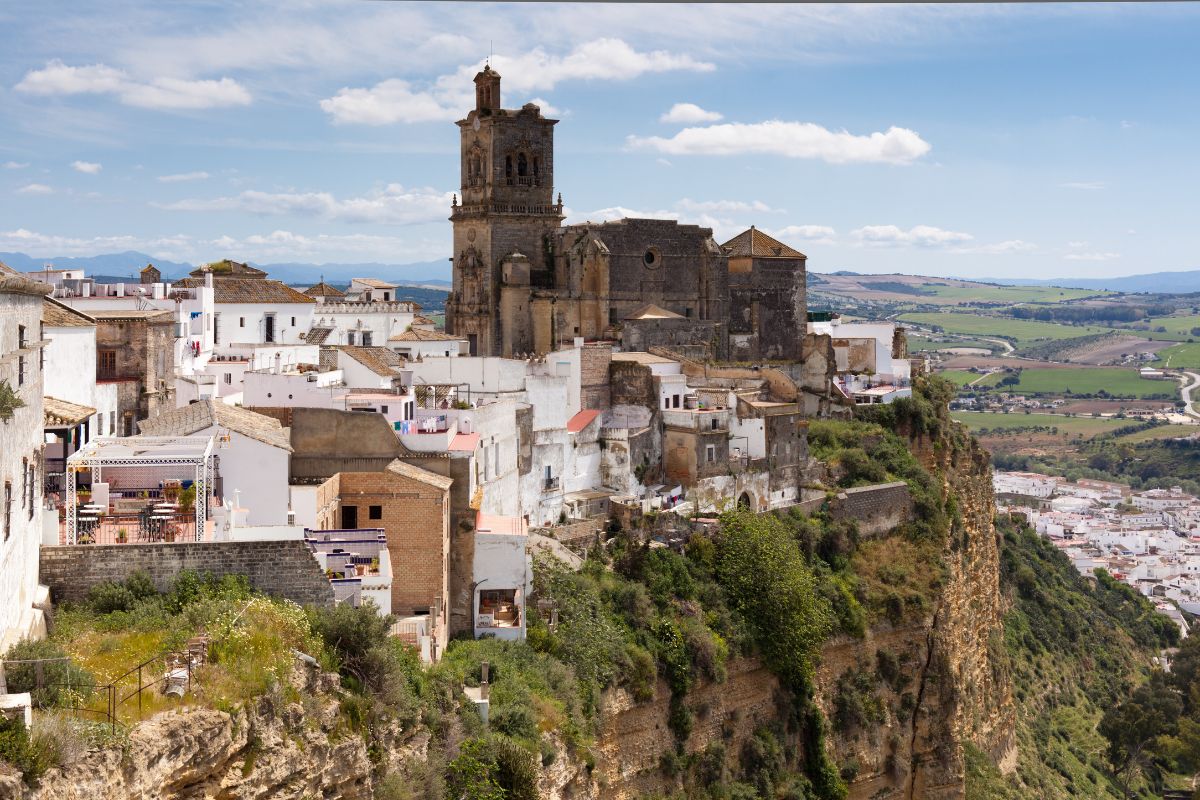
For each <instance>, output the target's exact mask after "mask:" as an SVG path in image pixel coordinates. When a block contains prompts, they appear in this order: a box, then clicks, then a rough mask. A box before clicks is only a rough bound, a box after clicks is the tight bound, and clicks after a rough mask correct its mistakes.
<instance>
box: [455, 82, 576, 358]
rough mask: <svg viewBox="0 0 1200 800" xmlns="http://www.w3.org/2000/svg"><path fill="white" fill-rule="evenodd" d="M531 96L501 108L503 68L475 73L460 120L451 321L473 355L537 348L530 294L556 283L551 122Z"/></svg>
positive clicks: (557, 218)
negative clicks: (471, 101)
mask: <svg viewBox="0 0 1200 800" xmlns="http://www.w3.org/2000/svg"><path fill="white" fill-rule="evenodd" d="M557 122H558V120H554V119H547V118H545V117H543V116H542V111H541V109H540V108H538V107H537V106H536V105H534V104H533V103H527V104H525V105H524V106H522V107H521V108H520V109H516V110H508V109H504V108H503V107H502V106H501V103H500V73H498V72H496V71H495V70H493V69H492V68H491V66H485V67H484V68H483V70H482V71H481V72H479V73H478V74H477V75H476V76H475V108H474V109H472V110H471V111H470V112H469V113H468V114H467V116H466V118H465V119H461V120H459V121H458V122H457V123H456V124H457V125H458V128H459V136H460V141H461V172H462V185H461V195H460V196H461V200H458V199H456V201H455V203H454V205H453V207H452V208H451V210H450V221H451V223H452V224H453V227H454V257H453V259H452V260H453V262H454V287H453V290H452V291H451V293H450V297H449V298H448V299H447V301H446V330H447V331H448V332H450V333H452V334H455V335H456V336H464V337H466V338H467V340H468V341H469V342H470V343H471V355H494V356H500V355H502V356H513V355H517V354H520V353H526V352H531V351H532V350H533V320H532V318H531V316H530V297H531V294H532V292H533V290H534V289H535V288H537V287H540V286H546V287H549V286H552V284H553V278H552V276H553V269H554V265H553V264H552V263H551V258H550V248H549V239H550V234H551V232H552V231H554V230H555V229H556V228H558V227H559V225H560V224H561V223H562V219H563V216H562V202H561V198H559V201H558V202H555V199H554V126H555V124H557Z"/></svg>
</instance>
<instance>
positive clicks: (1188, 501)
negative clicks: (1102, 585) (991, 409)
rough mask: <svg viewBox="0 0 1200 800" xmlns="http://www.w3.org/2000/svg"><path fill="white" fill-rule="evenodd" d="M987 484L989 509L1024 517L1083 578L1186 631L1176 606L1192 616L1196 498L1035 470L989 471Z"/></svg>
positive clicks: (1199, 564) (1197, 547)
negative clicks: (1122, 588) (1107, 583)
mask: <svg viewBox="0 0 1200 800" xmlns="http://www.w3.org/2000/svg"><path fill="white" fill-rule="evenodd" d="M994 485H995V490H996V506H997V511H999V512H1000V513H1010V514H1019V515H1021V516H1024V517H1025V519H1026V520H1028V522H1029V524H1030V525H1031V526H1033V528H1034V529H1035V530H1036V531H1037V532H1038V533H1040V534H1041V535H1043V536H1045V537H1047V538H1048V539H1049V540H1050V541H1052V542H1053V543H1054V544H1055V545H1056V546H1057V547H1058V548H1059V549H1060V550H1062V552H1063V553H1065V554H1066V556H1067V557H1068V558H1069V559H1071V563H1072V564H1074V565H1075V568H1076V569H1078V570H1079V572H1080V573H1082V574H1083V575H1086V576H1089V577H1090V576H1091V575H1093V574H1094V572H1095V570H1097V569H1104V570H1106V571H1108V572H1109V574H1111V575H1112V576H1113V577H1114V578H1116V579H1117V580H1120V581H1124V582H1125V583H1127V584H1129V585H1130V586H1132V587H1133V588H1134V589H1136V590H1137V591H1138V592H1140V593H1141V594H1142V595H1144V596H1145V597H1147V598H1149V599H1150V600H1151V601H1152V602H1153V603H1154V605H1155V607H1156V608H1157V609H1158V611H1159V613H1161V614H1165V615H1166V616H1167V617H1169V618H1170V619H1171V620H1173V621H1174V622H1175V624H1176V625H1178V626H1179V629H1180V632H1181V633H1182V634H1183V635H1185V636H1186V635H1187V633H1188V626H1187V623H1186V621H1185V620H1184V617H1183V614H1182V613H1181V609H1182V611H1186V612H1188V613H1189V614H1200V498H1197V497H1194V496H1193V495H1190V494H1187V493H1185V492H1184V491H1183V490H1182V489H1180V488H1179V487H1173V488H1171V489H1147V490H1145V491H1141V492H1134V491H1132V490H1131V489H1130V487H1129V486H1127V485H1125V484H1121V483H1111V482H1108V481H1098V480H1088V479H1084V478H1081V479H1080V480H1078V481H1076V482H1074V483H1072V482H1070V481H1068V480H1066V479H1065V478H1061V477H1055V476H1052V475H1042V474H1040V473H1036V472H997V473H996V474H995V477H994Z"/></svg>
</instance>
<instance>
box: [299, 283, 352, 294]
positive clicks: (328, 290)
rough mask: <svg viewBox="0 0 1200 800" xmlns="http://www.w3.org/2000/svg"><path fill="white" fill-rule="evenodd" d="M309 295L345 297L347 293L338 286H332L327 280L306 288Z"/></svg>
mask: <svg viewBox="0 0 1200 800" xmlns="http://www.w3.org/2000/svg"><path fill="white" fill-rule="evenodd" d="M304 293H305V294H306V295H308V296H309V297H345V296H346V293H345V292H343V291H342V290H341V289H338V288H337V287H336V286H330V285H329V284H328V283H326V282H325V281H321V282H320V283H317V284H314V285H312V286H310V287H308V288H307V289H305V290H304Z"/></svg>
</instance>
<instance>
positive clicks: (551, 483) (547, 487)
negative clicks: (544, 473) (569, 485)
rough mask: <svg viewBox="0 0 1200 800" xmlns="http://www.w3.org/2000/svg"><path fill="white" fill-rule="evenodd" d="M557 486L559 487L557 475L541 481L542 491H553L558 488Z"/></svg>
mask: <svg viewBox="0 0 1200 800" xmlns="http://www.w3.org/2000/svg"><path fill="white" fill-rule="evenodd" d="M558 487H559V478H558V476H555V477H553V478H546V479H544V480H543V481H542V491H543V492H554V491H557V490H558Z"/></svg>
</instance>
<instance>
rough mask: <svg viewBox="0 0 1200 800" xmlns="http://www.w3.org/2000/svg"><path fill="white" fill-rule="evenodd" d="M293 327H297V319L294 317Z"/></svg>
mask: <svg viewBox="0 0 1200 800" xmlns="http://www.w3.org/2000/svg"><path fill="white" fill-rule="evenodd" d="M292 327H293V328H294V327H296V318H295V317H292Z"/></svg>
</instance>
